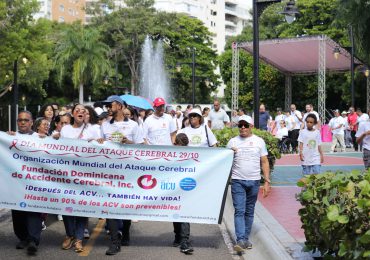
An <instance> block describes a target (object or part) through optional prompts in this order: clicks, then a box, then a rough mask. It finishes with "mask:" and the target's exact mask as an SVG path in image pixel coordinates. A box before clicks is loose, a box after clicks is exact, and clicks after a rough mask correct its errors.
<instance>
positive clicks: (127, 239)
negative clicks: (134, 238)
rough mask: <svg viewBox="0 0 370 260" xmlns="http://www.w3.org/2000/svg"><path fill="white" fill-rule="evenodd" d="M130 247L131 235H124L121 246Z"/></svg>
mask: <svg viewBox="0 0 370 260" xmlns="http://www.w3.org/2000/svg"><path fill="white" fill-rule="evenodd" d="M129 245H130V234H129V233H128V234H123V235H122V238H121V246H129Z"/></svg>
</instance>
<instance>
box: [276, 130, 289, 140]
mask: <svg viewBox="0 0 370 260" xmlns="http://www.w3.org/2000/svg"><path fill="white" fill-rule="evenodd" d="M284 136H288V128H286V127H283V128H280V129H278V130H277V131H276V135H275V137H276V138H279V139H280V140H281V139H283V137H284Z"/></svg>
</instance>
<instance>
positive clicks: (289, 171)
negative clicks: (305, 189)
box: [257, 152, 364, 259]
mask: <svg viewBox="0 0 370 260" xmlns="http://www.w3.org/2000/svg"><path fill="white" fill-rule="evenodd" d="M321 169H322V172H325V171H350V170H355V169H357V170H364V166H363V161H362V153H359V152H351V153H333V154H331V153H330V154H325V155H324V164H323V165H322V167H321ZM301 177H302V170H301V165H300V161H299V157H298V155H297V154H289V155H283V156H282V158H281V159H280V160H278V161H277V162H276V166H275V169H274V173H273V176H272V185H273V188H272V192H271V194H270V196H269V197H267V198H265V199H264V198H263V197H262V194H261V196H259V199H258V201H259V204H260V206H261V208H262V209H261V208H260V213H261V214H260V216H259V217H260V219H261V221H262V222H265V224H266V226H267V228H268V229H269V230H270V231H271V232H272V233H273V235H274V236H275V237H276V238H277V239H278V240H280V242H281V244H282V245H283V246H284V247H285V249H286V250H287V251H288V252H289V253H290V254H291V255H292V258H293V259H310V257H309V256H308V255H307V254H304V253H302V252H301V247H302V246H303V243H304V241H305V236H304V231H303V230H302V228H301V221H300V218H299V215H298V210H299V208H300V207H301V206H300V203H299V202H298V201H297V200H296V198H295V196H296V194H297V193H299V192H300V188H299V187H297V186H296V183H297V181H298V180H299V179H300V178H301ZM257 214H258V212H257ZM265 215H268V216H269V217H271V218H273V219H272V220H271V219H270V220H264V218H265ZM276 226H280V227H279V228H277V227H276ZM284 232H287V233H288V234H289V235H290V236H287V235H286V234H285V233H284ZM283 233H284V234H283ZM281 237H284V239H283V238H282V239H280V238H281ZM287 237H289V238H288V239H286V238H287ZM283 240H284V241H283ZM276 259H277V258H276Z"/></svg>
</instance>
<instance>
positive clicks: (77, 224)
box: [63, 215, 87, 240]
mask: <svg viewBox="0 0 370 260" xmlns="http://www.w3.org/2000/svg"><path fill="white" fill-rule="evenodd" d="M63 223H64V227H65V229H66V234H67V236H69V237H74V238H76V239H78V240H82V239H83V238H84V230H85V226H86V224H87V217H77V216H66V215H63Z"/></svg>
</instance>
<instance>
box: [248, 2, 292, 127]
mask: <svg viewBox="0 0 370 260" xmlns="http://www.w3.org/2000/svg"><path fill="white" fill-rule="evenodd" d="M280 2H281V0H253V106H254V109H253V112H254V127H255V128H259V104H260V86H259V21H258V19H259V17H260V16H261V14H262V13H263V11H264V10H265V9H266V8H267V7H268V6H269V5H271V4H275V3H280ZM294 5H295V1H294V0H290V1H289V2H288V3H287V6H286V7H285V8H284V11H283V12H280V14H284V15H285V19H286V20H287V22H288V23H291V22H293V21H294V20H295V17H296V15H297V14H298V13H299V12H298V10H297V8H296V7H295V6H294Z"/></svg>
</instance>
